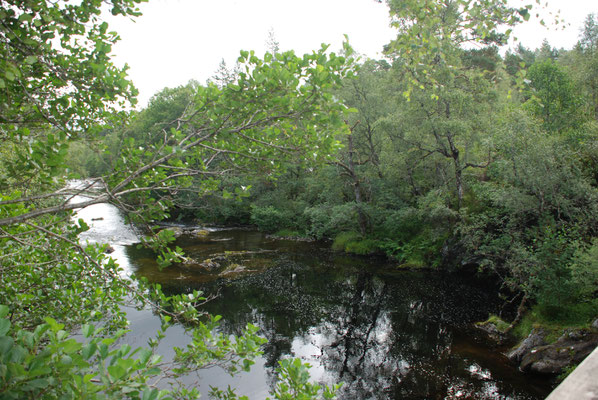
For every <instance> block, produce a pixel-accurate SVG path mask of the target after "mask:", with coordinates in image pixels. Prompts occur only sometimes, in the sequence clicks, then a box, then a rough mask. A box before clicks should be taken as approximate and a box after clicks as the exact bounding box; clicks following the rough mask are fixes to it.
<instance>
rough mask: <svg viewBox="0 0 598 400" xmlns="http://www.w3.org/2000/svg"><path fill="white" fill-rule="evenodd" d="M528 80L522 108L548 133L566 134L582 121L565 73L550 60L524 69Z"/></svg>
mask: <svg viewBox="0 0 598 400" xmlns="http://www.w3.org/2000/svg"><path fill="white" fill-rule="evenodd" d="M527 77H528V79H529V81H530V83H529V89H528V91H527V97H528V98H529V100H528V101H527V103H526V105H525V106H526V107H527V108H528V109H529V110H530V111H531V113H532V115H535V116H536V117H539V118H540V119H541V120H542V121H543V126H544V129H546V131H547V132H549V133H558V132H566V131H568V130H570V129H574V128H576V127H578V126H579V125H580V123H581V121H582V118H581V115H580V112H579V106H580V101H579V100H580V99H579V96H578V95H577V94H576V93H577V90H576V89H575V87H574V85H573V82H572V81H571V79H570V78H569V75H568V74H567V72H566V71H565V70H564V69H563V68H562V67H560V66H559V65H558V64H556V63H555V62H554V61H552V60H550V59H546V60H544V61H536V62H535V63H534V64H533V65H532V66H531V67H530V68H529V70H528V73H527Z"/></svg>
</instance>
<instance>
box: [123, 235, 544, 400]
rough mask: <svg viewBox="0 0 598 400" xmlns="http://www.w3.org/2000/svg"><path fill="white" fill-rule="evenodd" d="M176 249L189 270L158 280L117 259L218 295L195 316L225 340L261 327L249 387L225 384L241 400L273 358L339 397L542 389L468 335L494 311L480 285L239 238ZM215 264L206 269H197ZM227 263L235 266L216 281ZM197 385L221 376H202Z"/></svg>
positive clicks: (301, 246)
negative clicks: (329, 386)
mask: <svg viewBox="0 0 598 400" xmlns="http://www.w3.org/2000/svg"><path fill="white" fill-rule="evenodd" d="M223 239H226V240H223ZM177 244H178V245H179V246H181V247H183V248H185V250H186V251H187V254H188V255H189V256H190V257H191V258H192V259H193V260H195V262H192V263H190V264H187V265H181V266H176V267H171V268H169V269H167V270H164V271H161V272H160V271H158V270H157V268H156V265H155V263H154V262H153V258H152V256H151V255H150V254H148V253H146V252H145V251H144V250H139V249H136V248H134V247H132V246H129V247H127V256H128V258H129V259H130V261H131V263H132V268H133V269H134V270H135V271H136V273H137V274H140V275H143V276H146V277H148V279H150V281H155V282H159V283H161V284H162V286H163V288H164V289H165V291H169V292H188V291H191V290H193V289H201V290H203V291H204V292H206V293H207V294H214V293H219V297H218V299H216V300H214V301H212V302H210V303H209V304H207V305H206V307H205V308H206V311H208V312H210V313H212V314H219V315H222V316H223V321H224V322H223V324H222V327H221V329H223V330H224V331H225V332H227V333H230V334H236V333H240V332H241V329H242V328H243V327H244V326H245V325H246V324H247V323H248V322H251V323H253V324H256V325H258V326H259V327H260V328H261V334H262V335H263V336H265V337H266V338H267V339H268V343H267V344H266V345H265V346H264V349H263V351H264V355H263V358H262V359H260V360H258V365H257V368H254V371H253V372H252V374H253V375H252V378H251V379H250V380H247V379H244V378H243V377H241V378H237V380H235V381H233V383H232V384H233V385H237V386H238V387H239V392H240V393H248V394H250V395H252V396H251V397H250V398H264V397H265V393H266V392H267V388H268V386H271V385H272V384H273V382H274V376H273V370H274V368H275V367H276V365H277V363H278V361H279V360H280V359H281V358H284V357H289V356H298V357H301V358H303V359H304V360H307V361H308V362H310V363H311V364H312V366H313V367H312V369H311V373H312V376H313V377H314V379H316V380H318V381H323V382H326V383H336V382H340V381H342V382H344V386H343V388H342V392H341V398H347V399H462V398H472V399H473V398H475V399H507V398H509V399H538V398H544V397H545V396H546V395H547V394H548V392H549V391H550V384H549V383H547V382H545V381H542V380H534V379H533V377H529V376H526V375H523V374H521V373H519V372H518V371H517V370H516V369H515V368H514V367H512V366H511V365H509V364H508V363H507V361H506V359H504V357H502V356H501V355H500V354H499V353H498V352H496V351H494V350H492V349H490V348H489V347H488V346H487V344H486V343H484V342H483V340H482V339H481V338H479V337H478V336H476V333H475V332H472V331H471V329H470V328H469V326H470V325H469V324H470V323H471V322H474V321H478V320H482V319H485V318H486V317H487V316H488V313H490V312H496V311H497V309H498V307H499V303H498V299H497V298H496V297H494V296H493V295H492V293H494V289H495V288H493V287H491V285H490V284H489V283H488V282H482V281H479V280H476V279H474V278H472V277H469V276H447V275H439V274H434V273H430V272H410V271H396V270H395V269H393V268H392V266H391V265H385V264H384V262H382V261H381V260H377V261H376V260H371V259H360V258H353V257H348V256H344V255H339V254H334V253H331V252H329V251H327V250H326V249H325V248H322V247H320V245H318V244H315V243H301V242H291V241H279V240H273V239H269V238H267V237H265V236H263V235H261V234H260V233H257V232H251V231H243V230H223V231H215V232H211V233H210V234H209V235H203V236H202V237H201V238H198V237H197V235H194V236H185V237H181V238H180V239H179V240H178V242H177ZM216 257H221V258H219V260H221V261H220V264H218V267H215V268H213V269H211V270H208V269H206V268H205V267H203V266H201V262H202V261H203V260H205V259H210V260H213V259H215V258H216ZM222 260H224V261H222ZM233 264H234V265H236V266H241V267H243V268H240V269H236V270H235V271H238V272H235V273H233V274H224V273H223V271H226V269H227V268H229V267H230V265H233ZM235 268H236V267H235ZM181 277H183V278H182V279H181ZM221 374H224V373H221ZM200 383H201V384H202V385H204V386H206V387H207V386H208V385H216V384H222V383H225V384H228V383H230V378H229V377H228V376H226V375H222V376H219V375H218V374H217V373H215V372H214V371H210V372H209V373H208V374H207V375H206V374H204V375H202V381H201V382H200Z"/></svg>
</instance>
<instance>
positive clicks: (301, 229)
mask: <svg viewBox="0 0 598 400" xmlns="http://www.w3.org/2000/svg"><path fill="white" fill-rule="evenodd" d="M137 3H139V1H138V0H113V1H112V2H111V7H112V8H111V12H112V14H114V15H119V14H120V15H124V16H127V15H128V16H136V15H139V10H138V9H137V8H136V7H137ZM420 3H422V2H421V1H419V0H409V1H395V0H389V1H388V6H389V10H390V21H391V25H392V26H393V27H395V28H396V30H397V37H396V39H395V40H393V41H392V42H391V43H388V44H387V46H386V47H385V57H384V59H380V60H372V59H365V58H360V57H359V55H358V54H357V53H356V52H355V51H354V50H353V49H352V48H351V46H350V45H349V43H348V42H347V43H345V44H344V46H343V48H342V49H341V50H340V51H338V52H336V53H335V52H332V51H330V49H328V48H327V47H326V46H323V47H322V48H321V49H319V50H317V51H314V52H313V53H311V54H306V55H303V56H298V55H296V54H295V53H294V52H293V51H284V50H281V49H279V48H278V45H276V44H275V43H274V44H272V46H271V49H270V51H269V52H267V53H266V54H264V55H263V57H258V55H256V54H255V53H254V52H249V51H241V53H240V57H239V59H238V62H237V65H236V66H231V67H228V68H227V66H226V65H222V68H221V69H220V70H219V71H218V72H217V74H216V75H215V76H214V77H213V78H212V79H210V80H209V81H208V82H206V83H205V84H202V83H199V82H196V81H191V82H189V83H188V84H187V85H184V86H181V87H177V88H165V89H163V90H162V91H161V92H159V93H157V94H155V95H154V96H153V97H152V99H151V100H150V102H149V104H148V105H147V107H145V108H143V109H141V110H139V111H132V112H125V111H122V110H123V109H125V108H124V106H125V105H127V104H130V102H134V97H135V94H136V93H135V92H136V90H135V89H134V87H133V86H132V84H131V83H130V82H128V81H127V80H126V70H122V69H119V68H116V67H115V66H114V65H113V64H112V63H111V61H110V49H111V45H112V44H113V43H115V41H116V40H117V35H116V34H115V33H113V32H110V31H109V29H108V26H107V24H106V23H104V22H102V19H101V12H100V11H101V2H99V1H83V2H80V4H77V5H74V4H71V3H68V2H67V3H65V4H64V5H63V6H60V5H57V4H54V3H52V2H48V1H43V0H36V1H31V2H27V3H23V2H19V1H12V0H2V1H1V4H2V7H1V9H0V20H1V31H0V32H1V33H0V38H1V42H0V43H1V47H0V49H1V50H0V51H1V52H2V53H1V54H2V58H1V59H0V135H1V136H0V138H1V141H0V154H2V157H1V158H0V188H1V189H0V248H1V252H0V275H1V277H2V286H3V287H2V289H1V290H0V304H3V305H2V306H0V318H1V319H0V349H1V351H0V353H1V358H0V394H1V397H3V398H23V397H27V398H30V397H34V396H42V397H43V398H59V397H60V398H62V397H63V395H65V393H68V394H67V395H66V398H83V397H85V398H105V397H110V398H124V397H126V398H129V397H130V398H143V399H155V398H194V397H196V396H197V392H196V390H195V389H194V388H186V387H184V386H181V387H179V386H176V385H174V386H173V387H172V388H171V390H170V391H168V390H161V391H160V390H159V389H158V388H157V387H156V386H155V384H154V381H155V379H156V377H163V376H166V377H170V378H172V377H176V376H180V375H183V374H185V373H186V372H188V371H191V370H194V369H197V368H202V367H206V366H209V365H213V364H224V365H226V367H227V368H228V369H229V370H230V371H231V372H235V371H239V370H242V369H248V368H249V367H250V365H251V363H252V362H251V359H252V357H253V356H254V355H255V354H256V353H257V352H258V351H259V346H260V344H261V343H262V339H261V338H260V337H259V336H258V335H257V332H256V328H255V327H252V326H248V328H247V331H246V332H245V334H244V335H241V336H239V337H238V338H236V339H235V340H232V341H231V340H228V338H226V337H223V336H219V335H218V334H217V333H215V332H214V331H213V330H212V328H213V327H214V326H215V325H216V324H217V318H213V319H212V320H209V321H206V320H205V317H204V316H203V315H202V312H201V307H200V305H201V304H202V302H203V301H204V300H205V299H203V298H202V297H201V294H200V293H197V292H194V293H189V294H184V295H175V296H167V295H165V294H164V293H163V292H162V291H161V288H160V287H159V286H154V285H150V284H149V283H148V282H146V281H144V280H143V279H142V278H139V279H138V280H135V281H132V280H129V279H127V278H123V277H122V276H120V275H119V273H118V271H119V267H118V265H116V264H115V263H114V261H113V260H111V259H110V258H109V256H108V255H106V254H105V253H104V251H105V250H106V247H105V246H99V245H98V246H87V247H83V245H82V244H80V243H79V242H78V239H77V235H78V234H79V233H80V232H82V231H84V230H85V229H86V225H85V223H83V222H82V221H73V220H72V218H71V217H72V212H73V210H74V209H77V208H80V207H82V206H84V205H90V204H97V203H100V202H110V203H112V204H114V205H116V206H117V207H119V208H120V209H121V210H122V211H123V212H124V213H126V215H127V217H128V219H129V221H131V222H132V223H134V224H136V225H137V226H139V227H143V229H145V230H146V233H147V237H146V238H145V239H144V243H145V244H146V245H147V246H149V247H151V248H153V249H154V250H155V251H156V257H157V258H158V260H159V263H160V264H161V265H162V266H163V267H167V266H168V265H170V264H172V263H176V262H179V261H180V260H181V258H182V257H184V255H183V254H182V251H181V249H179V248H178V247H176V246H173V245H171V243H172V242H173V241H174V234H173V232H172V231H170V230H164V229H160V230H158V229H156V228H155V225H154V223H155V222H157V221H163V220H177V221H200V222H201V223H213V224H221V225H222V224H225V225H254V226H256V227H257V228H258V229H259V230H261V231H264V232H267V233H270V234H272V235H275V236H280V237H293V238H297V239H317V240H328V241H330V245H331V247H332V248H333V249H334V250H336V251H344V252H347V253H352V254H357V255H362V256H384V257H387V258H389V259H392V260H395V261H396V265H397V268H411V269H418V268H430V269H435V270H441V271H446V273H450V272H451V271H455V270H460V271H465V272H467V273H471V274H477V273H487V274H491V275H492V276H494V277H495V279H497V280H499V281H500V283H501V284H502V288H501V295H503V296H504V299H505V304H511V305H512V307H511V308H512V312H511V314H509V318H510V319H511V320H513V319H514V321H511V320H509V321H507V322H508V323H507V325H511V326H509V327H508V328H507V329H508V330H509V331H510V330H511V329H512V328H515V330H516V331H517V330H519V334H520V335H523V336H524V335H526V334H527V333H529V329H531V325H532V324H543V325H545V326H549V327H552V328H553V329H562V328H563V327H568V326H575V327H584V326H589V324H591V323H592V321H594V320H595V319H596V318H597V317H598V299H597V297H596V293H597V292H598V121H597V118H598V16H596V15H593V14H590V15H588V16H587V18H586V21H585V24H584V27H583V30H582V31H581V32H580V36H579V41H578V43H577V45H576V46H575V47H574V48H573V49H557V48H553V47H552V46H551V44H550V43H548V42H544V43H543V45H542V46H541V48H539V49H528V48H526V47H525V46H524V45H522V44H518V45H517V46H516V47H515V48H511V49H508V50H505V47H506V43H507V42H508V40H509V35H510V27H512V26H514V25H516V24H518V23H522V22H524V21H525V20H527V19H529V16H530V10H531V6H529V7H523V8H517V9H515V8H510V7H508V6H507V4H506V3H507V2H506V1H497V2H494V4H486V3H487V2H476V1H472V0H451V1H438V0H434V1H427V2H425V3H426V7H422V6H421V4H420ZM74 178H89V179H90V180H89V182H90V185H89V187H86V188H83V189H81V188H79V189H73V188H71V187H69V186H68V184H67V183H68V181H69V180H70V179H74ZM92 183H93V185H92ZM77 195H85V196H86V199H87V200H86V201H84V202H83V203H80V204H74V203H72V202H69V200H70V199H72V198H73V197H74V196H77ZM128 302H135V303H136V304H137V305H139V306H147V307H152V308H154V309H155V311H156V313H158V314H160V315H161V316H162V319H163V323H164V325H163V328H162V330H161V331H160V332H158V333H157V336H156V343H157V342H158V341H159V340H160V337H162V336H163V335H166V334H167V333H166V329H167V327H168V325H169V324H172V323H177V322H181V323H184V324H185V326H186V327H187V328H186V329H188V330H189V331H190V332H192V335H193V343H192V344H191V345H189V346H188V347H187V348H185V349H181V350H180V353H179V354H177V358H176V360H175V363H174V364H172V365H170V366H168V368H166V367H164V366H163V365H162V364H160V360H159V357H158V356H157V355H155V354H154V353H155V346H150V347H148V348H147V349H140V350H136V351H132V350H131V349H130V348H128V347H127V346H126V345H125V346H122V347H114V346H112V347H111V346H110V344H112V343H113V342H114V340H115V338H117V337H119V336H120V335H122V334H123V332H124V331H123V328H125V327H126V315H125V314H124V313H123V312H122V311H121V309H120V305H122V304H125V303H128ZM515 310H517V312H515ZM511 322H513V324H511ZM94 325H97V327H94ZM100 327H101V328H100ZM76 333H81V334H82V336H83V337H84V338H85V340H83V341H80V340H75V339H74V338H73V337H72V336H71V335H72V334H76ZM280 373H281V375H280V376H281V384H279V386H278V387H277V388H276V392H275V393H273V396H274V397H275V398H278V399H287V398H288V399H290V398H298V397H296V396H299V394H300V393H301V394H302V395H303V396H305V397H302V398H306V399H307V398H320V397H319V396H321V398H332V397H333V392H334V388H332V389H330V388H326V387H320V386H318V385H313V384H310V383H308V381H307V374H306V368H305V366H304V365H302V364H301V363H300V362H299V361H289V362H285V363H283V365H281V371H280ZM175 382H176V380H175ZM215 395H217V396H219V397H220V398H234V396H235V395H234V394H232V393H230V392H220V393H215Z"/></svg>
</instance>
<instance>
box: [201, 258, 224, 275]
mask: <svg viewBox="0 0 598 400" xmlns="http://www.w3.org/2000/svg"><path fill="white" fill-rule="evenodd" d="M199 266H200V267H202V268H205V269H207V270H208V271H210V272H211V271H214V270H215V269H218V268H220V263H218V262H216V261H214V260H213V259H210V258H208V259H206V260H204V261H203V262H202V263H200V264H199Z"/></svg>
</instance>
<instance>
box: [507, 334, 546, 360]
mask: <svg viewBox="0 0 598 400" xmlns="http://www.w3.org/2000/svg"><path fill="white" fill-rule="evenodd" d="M545 336H546V333H545V332H544V330H543V329H537V328H534V329H532V331H531V332H530V334H529V335H528V337H526V338H525V339H524V340H523V342H521V343H520V344H519V346H518V347H517V348H515V349H514V350H512V351H510V352H509V353H507V357H508V358H509V360H511V361H513V362H516V363H519V362H521V360H522V359H523V357H524V356H525V355H526V354H529V353H530V352H531V351H532V350H533V349H534V348H536V347H538V346H542V345H544V344H546V342H545V340H544V337H545Z"/></svg>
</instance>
